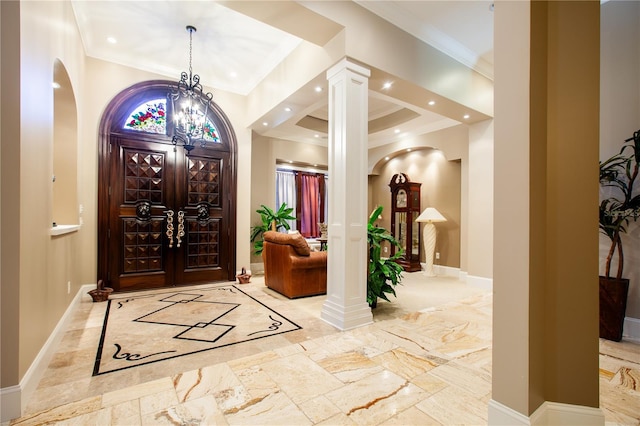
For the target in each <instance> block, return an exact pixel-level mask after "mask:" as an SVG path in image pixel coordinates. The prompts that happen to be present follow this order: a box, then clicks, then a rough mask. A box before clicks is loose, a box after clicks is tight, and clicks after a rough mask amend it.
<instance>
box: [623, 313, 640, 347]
mask: <svg viewBox="0 0 640 426" xmlns="http://www.w3.org/2000/svg"><path fill="white" fill-rule="evenodd" d="M623 330H624V333H623V338H624V339H628V340H635V341H639V342H640V318H633V317H625V318H624V328H623Z"/></svg>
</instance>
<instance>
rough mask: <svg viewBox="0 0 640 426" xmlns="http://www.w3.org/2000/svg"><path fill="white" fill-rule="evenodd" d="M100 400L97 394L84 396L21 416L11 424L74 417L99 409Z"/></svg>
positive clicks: (22, 425)
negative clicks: (91, 396) (74, 400)
mask: <svg viewBox="0 0 640 426" xmlns="http://www.w3.org/2000/svg"><path fill="white" fill-rule="evenodd" d="M100 400H101V398H100V397H99V396H96V397H93V398H86V399H83V400H81V401H77V402H72V403H70V404H66V405H61V406H58V407H54V408H51V409H49V410H46V411H40V412H38V413H35V414H32V415H27V416H23V417H21V418H19V419H17V420H14V421H12V422H11V424H12V425H20V426H27V425H42V424H47V423H55V422H61V421H63V420H69V419H73V418H74V417H78V416H81V415H84V414H88V413H92V412H94V411H98V410H100Z"/></svg>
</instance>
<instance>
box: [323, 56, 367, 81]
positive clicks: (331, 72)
mask: <svg viewBox="0 0 640 426" xmlns="http://www.w3.org/2000/svg"><path fill="white" fill-rule="evenodd" d="M345 69H346V70H347V71H352V72H355V73H356V74H360V75H362V76H363V77H366V78H369V77H371V70H370V69H368V68H365V67H363V66H362V65H360V64H357V63H355V62H354V61H353V59H351V58H348V57H344V58H342V59H340V61H338V63H336V64H335V65H334V66H332V67H331V68H329V69H328V70H327V80H331V79H332V78H333V77H335V76H336V74H338V73H339V72H341V71H344V70H345Z"/></svg>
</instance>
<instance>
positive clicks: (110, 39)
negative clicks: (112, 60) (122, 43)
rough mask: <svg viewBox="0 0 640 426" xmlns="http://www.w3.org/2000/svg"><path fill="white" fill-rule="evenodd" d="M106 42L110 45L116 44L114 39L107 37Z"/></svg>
mask: <svg viewBox="0 0 640 426" xmlns="http://www.w3.org/2000/svg"><path fill="white" fill-rule="evenodd" d="M107 41H108V42H109V43H111V44H116V43H117V42H118V40H117V39H116V38H115V37H107Z"/></svg>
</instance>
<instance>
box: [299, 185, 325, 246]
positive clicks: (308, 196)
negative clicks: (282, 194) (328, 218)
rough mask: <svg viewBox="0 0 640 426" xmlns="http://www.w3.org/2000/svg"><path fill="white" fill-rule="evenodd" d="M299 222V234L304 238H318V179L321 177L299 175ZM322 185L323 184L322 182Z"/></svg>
mask: <svg viewBox="0 0 640 426" xmlns="http://www.w3.org/2000/svg"><path fill="white" fill-rule="evenodd" d="M297 177H298V179H299V185H298V188H299V191H298V200H299V213H298V214H299V220H300V227H299V229H300V233H301V234H302V235H303V236H304V237H318V236H320V231H319V229H318V222H320V221H321V219H320V179H324V176H322V175H316V174H310V173H299V174H298V176H297ZM323 183H324V182H323Z"/></svg>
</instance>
